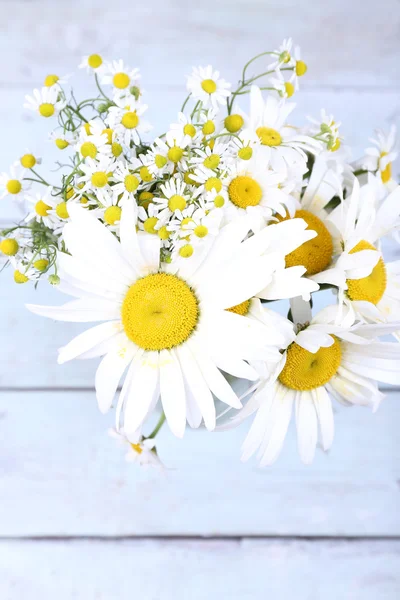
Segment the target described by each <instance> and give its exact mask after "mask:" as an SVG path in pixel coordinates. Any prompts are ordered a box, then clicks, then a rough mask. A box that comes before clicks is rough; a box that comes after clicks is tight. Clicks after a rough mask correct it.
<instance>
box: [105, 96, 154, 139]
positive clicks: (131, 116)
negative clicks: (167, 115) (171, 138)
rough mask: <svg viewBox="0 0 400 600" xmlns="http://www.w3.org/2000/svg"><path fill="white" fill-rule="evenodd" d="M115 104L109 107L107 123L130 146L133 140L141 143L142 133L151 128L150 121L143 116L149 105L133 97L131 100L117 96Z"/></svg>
mask: <svg viewBox="0 0 400 600" xmlns="http://www.w3.org/2000/svg"><path fill="white" fill-rule="evenodd" d="M115 105H116V106H111V107H110V108H109V110H108V113H107V116H106V119H105V120H106V123H107V124H108V126H109V127H110V128H111V129H113V130H114V131H115V133H116V134H117V136H118V138H120V140H121V142H122V143H123V144H125V146H127V147H128V148H129V147H130V144H131V142H133V143H134V144H139V143H140V135H141V134H143V133H147V132H148V131H150V129H151V127H150V125H149V123H148V122H147V121H146V120H144V119H143V118H142V115H143V114H144V113H145V112H146V110H147V105H146V104H141V103H139V102H137V101H136V100H135V99H134V98H133V97H131V98H130V99H129V100H128V99H124V98H122V99H118V98H117V99H115Z"/></svg>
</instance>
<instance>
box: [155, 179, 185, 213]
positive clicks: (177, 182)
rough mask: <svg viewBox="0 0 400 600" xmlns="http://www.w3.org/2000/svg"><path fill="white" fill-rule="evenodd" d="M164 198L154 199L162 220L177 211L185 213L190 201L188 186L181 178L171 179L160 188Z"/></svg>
mask: <svg viewBox="0 0 400 600" xmlns="http://www.w3.org/2000/svg"><path fill="white" fill-rule="evenodd" d="M160 191H161V192H162V194H163V195H164V197H161V196H160V197H154V198H153V202H154V204H156V205H157V207H158V209H159V211H160V213H159V216H160V218H161V219H167V218H169V217H171V216H172V215H173V214H174V213H175V212H176V211H178V210H179V211H183V210H184V209H185V208H186V206H187V204H188V201H189V195H188V194H187V189H186V184H185V182H184V181H182V179H180V178H179V177H171V179H169V181H166V182H165V183H164V184H163V185H161V186H160Z"/></svg>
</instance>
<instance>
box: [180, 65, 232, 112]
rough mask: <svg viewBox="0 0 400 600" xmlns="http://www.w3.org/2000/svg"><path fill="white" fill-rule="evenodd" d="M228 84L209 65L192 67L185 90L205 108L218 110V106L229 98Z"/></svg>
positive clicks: (229, 85)
mask: <svg viewBox="0 0 400 600" xmlns="http://www.w3.org/2000/svg"><path fill="white" fill-rule="evenodd" d="M230 87H231V84H230V83H227V82H226V81H225V80H224V79H221V78H220V76H219V72H218V71H214V70H213V68H212V66H211V65H208V67H194V68H193V71H192V73H191V75H190V76H189V77H188V80H187V89H188V91H189V92H190V93H191V94H192V97H193V98H194V100H201V102H202V103H203V106H204V107H205V108H208V107H212V108H214V109H215V110H216V109H218V105H220V104H224V103H225V102H226V99H227V98H228V97H229V96H230V94H231V92H230V91H229V88H230Z"/></svg>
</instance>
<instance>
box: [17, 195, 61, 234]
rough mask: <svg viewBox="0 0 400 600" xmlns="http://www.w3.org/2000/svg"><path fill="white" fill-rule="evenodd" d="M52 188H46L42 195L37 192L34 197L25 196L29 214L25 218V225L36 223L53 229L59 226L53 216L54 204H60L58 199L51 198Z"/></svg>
mask: <svg viewBox="0 0 400 600" xmlns="http://www.w3.org/2000/svg"><path fill="white" fill-rule="evenodd" d="M52 193H53V188H52V187H47V188H46V189H45V191H44V193H39V192H37V193H36V194H34V195H28V194H27V195H26V196H25V200H26V202H27V203H28V205H30V209H28V210H30V212H29V213H28V215H27V216H26V218H25V222H26V223H30V222H31V221H37V222H38V223H44V224H45V225H46V227H49V228H50V229H55V227H56V226H57V225H58V224H59V218H58V217H57V215H56V214H55V212H54V210H52V209H54V208H55V206H56V204H57V203H58V202H60V199H59V198H56V197H53V196H52Z"/></svg>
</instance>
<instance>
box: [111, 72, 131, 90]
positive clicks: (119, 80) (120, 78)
mask: <svg viewBox="0 0 400 600" xmlns="http://www.w3.org/2000/svg"><path fill="white" fill-rule="evenodd" d="M129 83H130V79H129V75H127V74H126V73H116V74H115V75H114V77H113V84H114V86H115V87H116V88H118V89H119V90H125V89H126V88H127V87H128V86H129Z"/></svg>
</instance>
